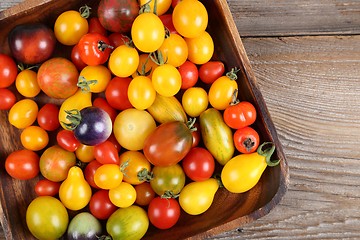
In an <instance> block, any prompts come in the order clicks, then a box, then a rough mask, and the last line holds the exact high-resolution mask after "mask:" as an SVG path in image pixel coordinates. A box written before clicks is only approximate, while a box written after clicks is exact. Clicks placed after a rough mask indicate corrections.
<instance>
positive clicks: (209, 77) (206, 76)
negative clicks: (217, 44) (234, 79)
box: [199, 61, 225, 84]
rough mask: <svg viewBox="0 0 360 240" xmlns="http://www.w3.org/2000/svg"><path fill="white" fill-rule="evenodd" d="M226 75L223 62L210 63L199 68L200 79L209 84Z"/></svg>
mask: <svg viewBox="0 0 360 240" xmlns="http://www.w3.org/2000/svg"><path fill="white" fill-rule="evenodd" d="M224 73H225V66H224V64H223V63H222V62H221V61H209V62H207V63H204V64H203V65H201V66H200V68H199V78H200V80H201V81H203V82H204V83H207V84H211V83H213V82H214V81H215V80H216V79H218V78H219V77H221V76H222V75H223V74H224Z"/></svg>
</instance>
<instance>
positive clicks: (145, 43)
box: [131, 12, 165, 53]
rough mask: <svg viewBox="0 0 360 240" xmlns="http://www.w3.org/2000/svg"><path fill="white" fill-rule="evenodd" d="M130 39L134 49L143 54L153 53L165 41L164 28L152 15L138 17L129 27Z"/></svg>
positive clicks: (143, 14) (158, 19)
mask: <svg viewBox="0 0 360 240" xmlns="http://www.w3.org/2000/svg"><path fill="white" fill-rule="evenodd" d="M131 39H132V40H133V43H134V45H135V47H136V48H138V49H139V50H140V51H142V52H145V53H151V52H155V51H156V50H157V49H159V47H160V46H161V45H162V43H163V42H164V39H165V28H164V24H163V23H162V21H161V20H160V18H159V17H158V16H157V15H156V14H154V13H147V12H145V13H142V14H140V15H138V16H137V17H136V18H135V20H134V22H133V25H132V27H131Z"/></svg>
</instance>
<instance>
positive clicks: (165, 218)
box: [148, 197, 180, 229]
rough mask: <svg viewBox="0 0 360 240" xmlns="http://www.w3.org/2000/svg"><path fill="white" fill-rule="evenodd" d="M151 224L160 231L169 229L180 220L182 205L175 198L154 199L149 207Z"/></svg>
mask: <svg viewBox="0 0 360 240" xmlns="http://www.w3.org/2000/svg"><path fill="white" fill-rule="evenodd" d="M148 216H149V220H150V222H151V223H152V224H153V225H154V226H155V227H157V228H159V229H169V228H171V227H172V226H174V225H175V224H176V223H177V221H178V220H179V218H180V205H179V203H178V201H177V200H175V199H173V198H161V197H156V198H154V199H153V200H152V201H151V202H150V204H149V207H148Z"/></svg>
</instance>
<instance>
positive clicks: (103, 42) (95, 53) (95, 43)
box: [78, 33, 113, 66]
mask: <svg viewBox="0 0 360 240" xmlns="http://www.w3.org/2000/svg"><path fill="white" fill-rule="evenodd" d="M78 48H79V52H80V58H81V60H82V61H83V62H84V63H86V64H87V65H89V66H97V65H100V64H103V63H105V62H106V61H107V60H108V59H109V56H110V52H111V49H112V48H113V47H112V46H110V42H109V39H108V38H107V37H105V36H103V35H101V34H99V33H87V34H85V35H84V36H82V37H81V38H80V40H79V43H78Z"/></svg>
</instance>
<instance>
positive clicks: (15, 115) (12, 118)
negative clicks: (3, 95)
mask: <svg viewBox="0 0 360 240" xmlns="http://www.w3.org/2000/svg"><path fill="white" fill-rule="evenodd" d="M38 111H39V108H38V105H37V104H36V102H35V101H34V100H31V99H22V100H20V101H18V102H17V103H15V104H14V105H13V106H12V107H11V108H10V111H9V116H8V120H9V123H10V124H11V125H13V126H15V127H16V128H19V129H22V128H26V127H28V126H30V125H32V124H33V123H34V122H35V120H36V116H37V114H38Z"/></svg>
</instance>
